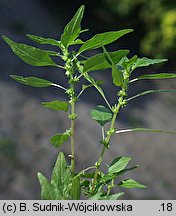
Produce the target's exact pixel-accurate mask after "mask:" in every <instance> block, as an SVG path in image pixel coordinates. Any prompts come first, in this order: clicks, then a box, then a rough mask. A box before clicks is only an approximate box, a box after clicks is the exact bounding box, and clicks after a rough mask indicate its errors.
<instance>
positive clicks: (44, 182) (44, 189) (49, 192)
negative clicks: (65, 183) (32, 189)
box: [38, 173, 56, 200]
mask: <svg viewBox="0 0 176 216" xmlns="http://www.w3.org/2000/svg"><path fill="white" fill-rule="evenodd" d="M38 179H39V182H40V186H41V197H42V199H43V200H55V199H56V195H55V190H54V187H53V185H51V184H50V182H49V181H48V179H47V178H46V177H45V176H43V175H42V174H41V173H38Z"/></svg>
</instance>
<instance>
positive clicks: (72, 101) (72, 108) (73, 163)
mask: <svg viewBox="0 0 176 216" xmlns="http://www.w3.org/2000/svg"><path fill="white" fill-rule="evenodd" d="M71 88H72V90H73V92H74V91H75V86H74V84H72V85H71ZM74 115H75V100H74V95H73V96H72V98H71V116H72V117H73V116H74ZM71 155H72V156H71V172H72V174H74V170H75V118H71Z"/></svg>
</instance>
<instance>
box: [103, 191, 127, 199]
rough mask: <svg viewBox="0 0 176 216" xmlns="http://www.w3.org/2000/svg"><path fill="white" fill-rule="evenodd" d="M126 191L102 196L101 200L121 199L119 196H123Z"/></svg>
mask: <svg viewBox="0 0 176 216" xmlns="http://www.w3.org/2000/svg"><path fill="white" fill-rule="evenodd" d="M123 194H124V193H123V192H122V193H117V194H113V195H107V196H103V197H100V200H117V199H119V197H121V196H122V195H123Z"/></svg>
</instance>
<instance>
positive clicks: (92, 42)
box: [78, 29, 133, 54]
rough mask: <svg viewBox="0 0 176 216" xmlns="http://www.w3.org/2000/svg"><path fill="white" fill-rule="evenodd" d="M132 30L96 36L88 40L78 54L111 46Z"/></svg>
mask: <svg viewBox="0 0 176 216" xmlns="http://www.w3.org/2000/svg"><path fill="white" fill-rule="evenodd" d="M132 31H133V30H132V29H124V30H120V31H111V32H105V33H101V34H97V35H95V36H94V37H93V38H91V39H89V40H87V41H86V42H85V43H84V44H83V45H82V46H81V47H80V49H79V51H78V53H79V54H80V53H82V52H84V51H86V50H90V49H96V48H98V47H102V46H103V45H107V44H110V43H112V42H114V41H116V40H117V39H119V38H120V37H122V36H123V35H125V34H128V33H130V32H132Z"/></svg>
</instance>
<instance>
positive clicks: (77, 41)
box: [71, 39, 84, 45]
mask: <svg viewBox="0 0 176 216" xmlns="http://www.w3.org/2000/svg"><path fill="white" fill-rule="evenodd" d="M83 43H84V41H82V40H81V39H77V40H75V41H73V42H72V43H71V45H78V44H83Z"/></svg>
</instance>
